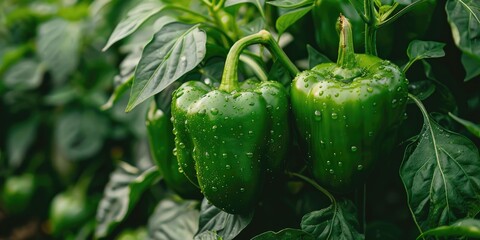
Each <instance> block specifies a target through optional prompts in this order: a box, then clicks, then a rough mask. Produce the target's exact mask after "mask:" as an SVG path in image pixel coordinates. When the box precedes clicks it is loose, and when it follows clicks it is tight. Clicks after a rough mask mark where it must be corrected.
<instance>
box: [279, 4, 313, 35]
mask: <svg viewBox="0 0 480 240" xmlns="http://www.w3.org/2000/svg"><path fill="white" fill-rule="evenodd" d="M312 8H313V6H307V7H302V8H297V9H294V10H292V11H289V12H286V13H285V14H283V15H282V16H280V17H279V18H278V19H277V22H276V23H275V27H276V28H277V31H278V34H280V35H282V33H283V32H285V30H287V28H288V27H290V26H291V25H292V24H294V23H295V22H296V21H298V20H299V19H300V18H302V17H303V16H304V15H305V14H307V13H308V12H310V10H312Z"/></svg>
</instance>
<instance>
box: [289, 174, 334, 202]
mask: <svg viewBox="0 0 480 240" xmlns="http://www.w3.org/2000/svg"><path fill="white" fill-rule="evenodd" d="M287 174H289V175H291V176H295V177H298V178H300V179H302V180H304V181H305V182H307V183H309V184H310V185H312V186H313V187H314V188H316V189H318V190H319V191H320V192H322V193H323V194H325V196H327V197H328V199H330V201H331V202H332V204H333V205H335V206H336V205H337V201H336V200H335V197H333V195H332V194H331V193H330V192H329V191H328V190H327V189H325V188H323V187H322V186H320V185H318V184H317V183H316V182H315V181H313V180H312V179H310V178H308V177H305V176H303V175H301V174H298V173H294V172H287Z"/></svg>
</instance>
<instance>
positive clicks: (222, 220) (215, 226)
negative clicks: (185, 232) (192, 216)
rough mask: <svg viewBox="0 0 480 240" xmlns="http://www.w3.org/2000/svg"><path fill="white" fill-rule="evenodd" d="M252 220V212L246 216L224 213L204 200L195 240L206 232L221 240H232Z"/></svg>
mask: <svg viewBox="0 0 480 240" xmlns="http://www.w3.org/2000/svg"><path fill="white" fill-rule="evenodd" d="M252 218H253V212H252V213H250V214H248V215H237V214H230V213H226V212H224V211H222V210H220V209H219V208H217V207H215V206H213V205H212V204H210V203H209V202H208V200H207V199H206V198H205V199H203V201H202V207H201V210H200V224H199V226H200V227H199V230H198V232H197V234H196V235H195V240H198V239H199V237H200V235H201V234H202V233H203V232H206V231H212V232H216V233H217V234H218V236H221V237H222V239H223V240H231V239H234V238H235V237H236V236H237V235H238V234H239V233H240V232H241V231H242V230H243V229H244V228H245V227H247V226H248V224H250V222H251V221H252Z"/></svg>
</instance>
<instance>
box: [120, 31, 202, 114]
mask: <svg viewBox="0 0 480 240" xmlns="http://www.w3.org/2000/svg"><path fill="white" fill-rule="evenodd" d="M206 40H207V36H206V34H205V32H203V31H201V30H200V29H199V28H198V25H195V26H192V25H188V24H183V23H178V22H174V23H169V24H167V25H165V26H164V27H163V28H162V29H160V31H158V32H157V33H156V34H155V36H154V37H153V39H152V41H151V42H150V43H148V44H147V46H145V49H144V50H143V54H142V58H141V59H140V62H139V63H138V66H137V69H136V70H135V78H134V80H133V86H132V91H131V93H130V99H129V102H128V106H127V111H130V110H132V109H133V108H134V107H135V106H137V105H138V104H140V103H141V102H143V101H145V100H146V99H147V98H149V97H151V96H153V95H155V94H157V93H159V92H161V91H162V90H163V89H165V88H166V87H167V86H168V85H170V84H171V83H172V82H174V81H176V80H177V79H179V78H180V77H181V76H183V75H184V74H185V73H187V72H189V71H190V70H192V69H193V68H195V67H196V66H197V65H198V64H199V63H200V62H201V61H202V60H203V58H204V56H205V52H206Z"/></svg>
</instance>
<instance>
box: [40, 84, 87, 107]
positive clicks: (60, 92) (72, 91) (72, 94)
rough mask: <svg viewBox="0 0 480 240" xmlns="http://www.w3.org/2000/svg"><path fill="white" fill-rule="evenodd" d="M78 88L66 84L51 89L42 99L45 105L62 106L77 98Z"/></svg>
mask: <svg viewBox="0 0 480 240" xmlns="http://www.w3.org/2000/svg"><path fill="white" fill-rule="evenodd" d="M78 95H79V93H78V89H76V88H75V87H74V86H72V85H66V86H62V87H58V88H55V89H53V90H52V91H51V92H50V93H48V95H46V96H45V97H44V99H43V101H44V103H45V104H46V105H51V106H62V105H66V104H68V103H70V102H72V101H74V100H75V99H76V98H78Z"/></svg>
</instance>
